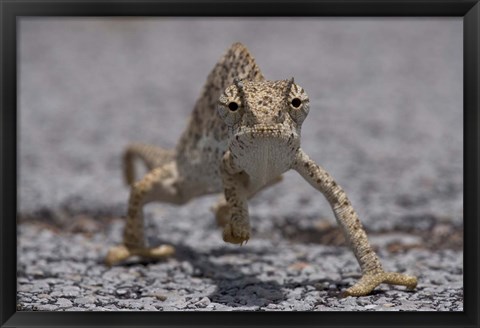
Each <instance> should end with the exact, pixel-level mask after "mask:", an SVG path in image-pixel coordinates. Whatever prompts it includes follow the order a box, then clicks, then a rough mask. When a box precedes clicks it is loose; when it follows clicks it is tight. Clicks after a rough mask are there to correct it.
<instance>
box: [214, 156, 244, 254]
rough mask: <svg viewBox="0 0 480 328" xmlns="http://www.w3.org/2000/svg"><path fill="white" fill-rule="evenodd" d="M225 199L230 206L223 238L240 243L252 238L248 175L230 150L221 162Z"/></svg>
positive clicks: (229, 241)
mask: <svg viewBox="0 0 480 328" xmlns="http://www.w3.org/2000/svg"><path fill="white" fill-rule="evenodd" d="M220 175H221V178H222V182H223V188H224V193H225V200H226V203H227V206H228V208H229V211H228V214H229V219H228V220H227V222H225V224H224V227H223V240H224V241H226V242H228V243H232V244H240V245H243V243H244V242H245V243H246V242H247V241H248V239H250V218H249V216H248V205H247V199H248V194H249V192H248V176H247V174H246V173H245V172H243V171H242V170H240V169H239V168H238V167H236V166H235V163H233V161H232V158H231V155H230V151H227V152H226V153H225V155H224V156H223V159H222V163H221V164H220Z"/></svg>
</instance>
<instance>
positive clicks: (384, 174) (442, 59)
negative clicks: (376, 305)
mask: <svg viewBox="0 0 480 328" xmlns="http://www.w3.org/2000/svg"><path fill="white" fill-rule="evenodd" d="M19 27H20V28H19V37H20V40H19V41H20V42H19V64H20V66H19V76H20V80H19V90H20V93H19V105H20V106H19V107H20V108H19V130H18V131H19V139H18V140H19V152H18V157H19V158H18V159H19V163H20V170H19V176H18V180H19V189H18V190H19V212H20V214H34V213H36V212H39V213H40V214H41V215H46V212H48V213H49V215H55V212H56V211H57V210H59V209H63V210H64V211H67V212H74V213H77V212H87V213H91V214H98V213H102V211H103V212H105V213H115V214H118V215H119V214H122V213H123V212H124V211H125V206H126V200H127V198H128V189H127V188H126V187H125V186H124V185H123V181H122V179H121V163H120V157H121V153H122V150H123V148H124V147H125V145H126V144H128V143H129V142H132V141H135V142H146V143H152V144H155V145H159V146H162V147H167V148H172V147H174V146H175V144H176V142H177V140H178V138H179V136H180V134H181V132H182V131H183V129H184V128H185V126H186V121H187V119H188V116H189V114H190V112H191V110H192V108H193V104H194V102H195V100H196V98H197V96H198V95H199V93H200V90H201V88H202V85H203V83H204V82H205V79H206V76H207V74H208V73H209V72H210V70H211V69H212V68H213V66H214V64H215V63H216V61H217V60H218V59H219V57H220V56H221V55H222V54H223V53H224V52H225V51H226V49H227V48H228V47H229V46H230V45H231V44H232V43H233V42H236V41H240V42H243V43H244V44H245V45H246V46H247V47H248V48H249V49H250V51H251V52H252V54H253V55H254V56H255V58H256V60H257V63H258V64H259V65H260V67H261V68H262V70H263V72H264V74H265V76H266V77H267V78H268V79H272V80H274V79H285V78H289V77H291V76H294V77H295V80H296V81H297V82H298V83H299V84H300V85H302V86H303V87H304V88H305V90H306V91H307V93H309V95H310V98H311V103H312V109H311V112H310V115H309V117H308V119H307V120H306V122H305V124H304V127H303V138H302V140H303V143H302V146H303V148H304V149H305V150H306V152H307V153H309V154H310V156H311V157H313V158H314V159H315V160H316V161H317V162H318V163H319V164H320V165H323V166H324V167H326V168H327V170H328V171H329V172H330V173H331V174H332V175H333V176H334V177H335V178H336V179H337V180H338V183H339V184H340V185H342V186H343V187H344V188H345V189H346V191H347V193H348V195H349V197H350V198H351V199H352V201H353V204H354V205H355V207H356V208H357V210H358V211H359V212H360V214H361V215H360V217H361V218H362V220H363V222H365V223H366V224H367V225H370V226H371V227H372V228H375V227H378V228H380V227H384V226H387V225H390V224H391V222H395V220H397V221H398V222H401V221H402V220H404V219H405V218H410V219H412V220H420V219H421V218H424V219H426V220H431V219H432V218H434V219H440V218H442V219H446V218H448V219H449V220H454V221H456V222H461V221H462V211H463V207H462V199H463V193H462V190H463V181H462V176H463V171H462V167H463V163H462V158H463V151H462V147H463V146H462V145H463V141H462V135H463V132H462V111H463V109H462V90H463V86H462V21H461V19H453V18H435V19H432V18H415V19H413V18H408V19H403V18H388V19H381V18H348V19H347V18H298V19H290V18H249V19H245V18H229V19H220V18H208V19H196V18H195V19H192V18H188V19H187V18H142V19H131V18H101V19H90V18H89V19H77V18H75V19H72V18H68V19H65V18H64V19H53V18H47V19H36V18H33V19H32V18H22V19H21V21H20V25H19ZM311 195H314V197H311ZM261 199H262V200H261V201H260V200H259V201H258V202H260V203H266V202H268V205H269V206H267V207H265V208H264V210H265V211H268V212H269V213H270V214H272V215H274V216H275V215H278V216H285V215H288V214H291V215H298V213H301V214H302V215H305V216H314V215H318V213H319V212H320V213H322V214H323V215H325V216H331V214H330V212H329V211H330V209H329V207H328V205H327V204H326V203H322V201H323V198H322V197H321V196H320V195H317V194H316V192H315V191H313V189H311V187H310V186H308V185H307V184H306V183H305V182H303V181H302V180H301V178H300V177H299V176H298V175H297V174H296V173H294V172H290V173H287V174H286V180H285V182H284V183H282V184H279V185H277V186H275V187H274V189H272V190H270V191H267V192H265V193H264V194H262V198H261ZM310 200H311V201H310ZM255 202H257V201H256V200H254V203H255ZM255 204H256V203H255ZM319 204H320V205H319ZM259 210H260V211H262V210H263V209H262V208H259ZM299 211H300V212H299ZM277 212H278V213H277ZM57 214H58V213H57ZM259 215H269V214H267V213H263V212H262V213H261V214H259ZM57 216H58V215H57ZM414 218H415V219H414Z"/></svg>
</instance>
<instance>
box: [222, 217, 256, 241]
mask: <svg viewBox="0 0 480 328" xmlns="http://www.w3.org/2000/svg"><path fill="white" fill-rule="evenodd" d="M249 239H250V226H249V225H248V224H241V223H239V222H230V223H227V224H226V225H225V227H224V228H223V240H224V241H226V242H227V243H232V244H240V246H242V245H243V242H245V244H246V243H247V242H248V240H249Z"/></svg>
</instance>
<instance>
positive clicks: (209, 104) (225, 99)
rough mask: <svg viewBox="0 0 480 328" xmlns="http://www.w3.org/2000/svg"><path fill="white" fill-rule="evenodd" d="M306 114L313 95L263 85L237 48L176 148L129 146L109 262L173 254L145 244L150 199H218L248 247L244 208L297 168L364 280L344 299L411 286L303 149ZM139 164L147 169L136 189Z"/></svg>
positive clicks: (234, 235)
mask: <svg viewBox="0 0 480 328" xmlns="http://www.w3.org/2000/svg"><path fill="white" fill-rule="evenodd" d="M309 109H310V101H309V98H308V95H307V93H306V92H305V90H304V89H303V88H302V87H301V86H300V85H298V84H297V83H295V81H294V79H293V78H292V79H287V80H280V81H269V80H266V79H265V78H264V76H263V74H262V72H261V71H260V68H259V67H258V66H257V64H256V63H255V60H254V58H253V56H252V55H251V54H250V53H249V51H248V50H247V48H246V47H245V46H244V45H242V44H240V43H235V44H233V45H232V46H231V47H230V48H229V49H228V51H227V52H226V53H225V54H224V55H223V57H222V58H221V59H220V60H219V62H218V63H217V64H216V65H215V67H214V68H213V70H212V71H211V73H210V74H209V76H208V78H207V81H206V84H205V85H204V87H203V90H202V93H201V95H200V97H199V99H198V100H197V102H196V104H195V107H194V109H193V112H192V115H191V117H190V120H189V122H188V126H187V129H186V130H185V132H184V133H183V134H182V136H181V138H180V140H179V142H178V144H177V146H176V147H175V149H174V150H165V149H162V148H158V147H155V146H150V145H143V144H132V145H130V146H128V147H127V149H126V151H125V153H124V157H123V162H124V175H125V180H126V182H127V183H128V184H129V185H130V186H131V191H130V198H129V202H128V213H127V218H126V226H125V230H124V235H123V244H122V245H119V246H116V247H113V248H111V249H110V250H109V252H108V255H107V258H106V263H107V264H108V265H113V264H116V263H118V262H121V261H123V260H125V259H127V258H129V257H131V256H135V255H137V256H141V257H148V258H160V257H165V256H168V255H171V254H172V253H173V252H174V249H173V247H172V246H169V245H161V246H158V247H147V245H145V239H144V222H143V215H142V211H143V210H142V208H143V206H144V205H145V204H147V203H149V202H152V201H163V202H169V203H174V204H184V203H186V202H187V201H189V200H190V199H192V198H194V197H197V196H201V195H205V194H211V193H222V196H221V199H220V201H219V202H218V203H217V204H216V205H215V206H214V211H215V216H216V219H217V223H218V224H219V226H221V227H222V228H223V240H224V241H225V242H229V243H233V244H240V245H242V244H243V243H244V242H245V243H246V242H247V241H248V239H249V238H250V234H251V230H250V222H249V214H248V206H247V200H248V199H249V198H250V197H252V196H253V195H254V194H255V193H256V192H258V191H259V190H261V189H263V188H265V187H268V186H271V185H272V184H275V183H276V182H278V181H280V180H281V175H282V173H284V172H286V171H288V170H290V169H293V170H295V171H297V172H298V173H299V174H300V175H301V176H302V177H303V178H304V179H305V180H306V181H307V182H308V183H309V184H310V185H311V186H313V187H314V188H315V189H317V190H319V191H320V192H321V193H323V195H324V196H325V197H326V199H327V200H328V202H329V203H330V205H331V207H332V209H333V212H334V214H335V217H336V219H337V221H338V223H339V225H340V226H341V228H342V231H343V233H344V235H345V238H346V240H347V241H348V243H349V245H350V246H351V248H352V250H353V253H354V254H355V257H356V258H357V260H358V262H359V264H360V268H361V270H362V277H361V279H360V280H359V281H358V282H356V283H355V284H354V285H353V286H352V287H350V288H348V289H347V290H346V291H345V294H346V295H352V296H361V295H367V294H369V293H370V292H371V291H372V290H373V289H374V288H375V287H377V286H378V285H379V284H381V283H387V284H395V285H404V286H407V288H409V289H413V288H415V287H416V285H417V279H416V278H415V277H413V276H409V275H406V274H401V273H396V272H385V271H384V269H383V267H382V264H381V263H380V260H379V258H378V256H377V255H376V254H375V252H374V251H373V249H372V247H371V246H370V244H369V241H368V239H367V235H366V233H365V230H364V229H363V227H362V224H361V223H360V220H359V218H358V216H357V214H356V212H355V211H354V209H353V207H352V204H351V203H350V201H349V199H348V198H347V195H346V193H345V192H344V190H343V189H342V188H341V187H340V186H339V185H338V184H337V183H336V182H335V180H334V179H333V178H332V177H331V176H330V174H328V172H327V171H326V170H325V169H324V168H322V167H321V166H319V165H318V164H316V163H315V162H314V161H313V160H312V159H311V158H310V157H309V156H308V155H307V154H306V153H305V152H304V151H303V150H302V148H301V147H300V134H301V128H302V123H303V121H304V120H305V118H306V117H307V115H308V112H309ZM135 159H139V160H141V161H143V163H144V164H145V165H146V167H147V168H148V170H149V172H148V173H147V174H146V175H145V176H144V177H143V178H141V179H140V180H139V181H135V174H134V160H135Z"/></svg>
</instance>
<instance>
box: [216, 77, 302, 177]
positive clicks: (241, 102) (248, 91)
mask: <svg viewBox="0 0 480 328" xmlns="http://www.w3.org/2000/svg"><path fill="white" fill-rule="evenodd" d="M309 107H310V106H309V99H308V96H307V94H306V92H305V91H304V90H303V88H302V87H300V86H299V85H297V84H295V82H294V80H293V78H292V79H290V80H280V81H266V80H263V81H248V80H243V81H240V80H235V83H234V84H233V85H231V86H229V87H228V88H227V89H226V90H225V91H224V92H223V94H222V95H221V96H220V98H219V106H218V113H219V115H220V117H221V118H222V119H223V120H224V122H225V123H226V125H227V126H228V127H229V129H228V130H229V150H230V151H231V152H232V153H233V154H234V155H235V156H234V158H236V159H237V160H236V163H237V165H239V166H240V167H243V168H244V169H245V170H246V171H247V172H248V171H251V170H254V169H255V170H259V169H261V167H262V166H263V167H265V169H267V170H273V171H274V172H272V173H274V174H277V173H283V172H276V171H286V170H288V168H289V166H290V164H291V162H292V161H293V160H294V157H295V153H296V151H297V150H298V148H299V147H300V132H301V127H302V123H303V121H304V119H305V118H306V117H307V114H308V111H309ZM249 166H252V169H251V170H249ZM276 166H278V167H276Z"/></svg>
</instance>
